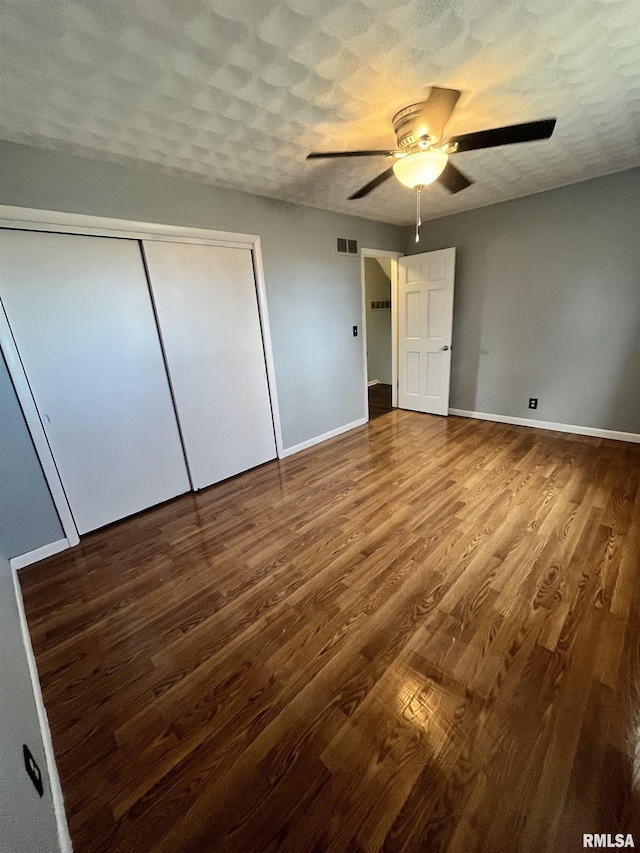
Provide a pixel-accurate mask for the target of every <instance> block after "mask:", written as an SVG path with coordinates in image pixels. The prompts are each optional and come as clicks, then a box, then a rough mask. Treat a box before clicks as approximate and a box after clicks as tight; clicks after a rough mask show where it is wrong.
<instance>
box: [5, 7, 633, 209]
mask: <svg viewBox="0 0 640 853" xmlns="http://www.w3.org/2000/svg"><path fill="white" fill-rule="evenodd" d="M3 6H4V13H3V19H2V22H1V26H2V33H3V35H2V40H3V58H2V66H3V76H4V83H3V88H2V101H3V127H2V135H3V137H4V138H6V139H8V140H11V141H14V142H20V143H24V144H27V145H32V146H36V147H41V148H49V149H54V150H58V151H65V152H69V153H75V154H79V155H81V156H84V157H90V158H95V159H100V160H108V161H111V162H114V163H119V164H122V165H128V166H130V165H135V166H137V167H150V168H154V169H160V170H161V171H163V172H165V173H169V174H174V175H180V176H182V177H187V178H189V179H192V180H197V181H200V182H205V183H211V184H215V185H219V186H224V187H229V188H232V189H237V190H244V191H247V192H251V193H257V194H259V195H266V196H271V197H274V198H280V199H285V200H288V201H292V202H298V203H302V204H306V205H311V206H313V207H319V208H323V209H326V210H333V211H339V212H342V213H352V214H356V215H359V216H364V217H367V218H370V219H378V220H383V221H385V222H390V223H395V224H399V225H403V224H406V223H408V222H411V221H412V218H413V215H414V206H415V200H414V196H413V193H412V192H411V191H410V190H407V189H406V188H403V187H401V186H400V184H399V183H398V182H397V181H395V180H390V181H388V182H387V183H386V184H385V185H384V186H383V187H381V188H379V189H377V190H376V191H374V192H373V193H372V194H371V195H370V196H368V197H367V198H365V199H362V200H359V201H353V202H349V201H347V196H348V195H349V194H350V193H351V192H353V191H354V190H356V189H357V188H358V187H360V186H361V185H362V184H364V183H366V182H367V181H369V180H370V179H371V178H373V177H374V176H375V175H376V174H378V173H379V172H381V171H383V170H384V169H385V168H387V167H388V165H389V164H388V162H387V161H386V160H385V159H384V158H375V159H374V158H371V159H367V160H365V159H363V160H355V161H354V160H349V161H328V162H315V163H308V162H306V161H305V156H306V154H307V153H308V152H309V151H311V150H316V151H322V150H331V149H341V150H342V149H349V148H359V147H366V148H379V147H382V148H386V147H390V146H391V147H392V146H393V145H395V137H394V134H393V129H392V127H391V117H392V116H393V114H394V113H395V112H396V111H397V110H398V109H400V108H401V107H404V106H406V105H407V104H410V103H413V102H415V101H419V100H422V99H424V98H425V97H426V96H427V95H428V92H429V87H430V86H431V85H439V86H450V87H455V88H458V89H461V90H462V92H463V95H462V98H461V99H460V101H459V103H458V107H457V109H456V111H455V113H454V115H453V117H452V120H451V121H450V123H449V126H448V128H447V132H448V134H449V135H455V134H456V133H466V132H469V131H473V130H479V129H484V128H488V127H496V126H500V125H507V124H514V123H517V122H524V121H532V120H535V119H542V118H548V117H553V116H556V117H557V118H558V125H557V127H556V131H555V134H554V136H553V138H552V139H551V140H549V141H548V142H538V143H530V144H528V145H519V146H513V147H508V148H497V149H491V150H486V151H479V152H467V153H463V154H459V155H456V156H455V157H454V158H453V162H454V163H455V164H456V165H457V166H458V167H459V168H460V169H461V170H463V171H464V172H465V173H466V174H467V175H468V176H469V177H470V178H472V179H473V180H475V181H476V183H475V184H474V186H472V187H471V188H470V189H468V190H465V191H464V192H462V193H460V194H459V195H457V196H449V195H448V194H447V193H446V192H445V191H444V190H443V189H442V188H440V187H439V186H437V185H436V186H433V187H430V188H429V189H428V190H427V191H426V192H425V194H424V196H423V218H424V219H429V218H433V217H438V216H443V215H446V214H449V213H454V212H458V211H461V210H467V209H470V208H475V207H480V206H483V205H487V204H493V203H494V202H498V201H502V200H505V199H509V198H515V197H518V196H523V195H528V194H530V193H534V192H539V191H541V190H545V189H550V188H552V187H556V186H561V185H563V184H567V183H572V182H575V181H580V180H584V179H586V178H590V177H594V176H596V175H602V174H606V173H608V172H614V171H618V170H621V169H626V168H629V167H632V166H634V165H637V164H638V163H640V153H639V150H640V149H639V143H638V136H639V135H640V134H639V122H640V60H639V50H640V44H639V38H640V36H639V34H640V3H638V2H637V0H561V1H560V2H559V0H510V2H509V0H455V2H452V0H429V2H425V0H287V2H273V0H268V1H267V0H84V2H74V0H38V2H25V0H5V2H4V4H3Z"/></svg>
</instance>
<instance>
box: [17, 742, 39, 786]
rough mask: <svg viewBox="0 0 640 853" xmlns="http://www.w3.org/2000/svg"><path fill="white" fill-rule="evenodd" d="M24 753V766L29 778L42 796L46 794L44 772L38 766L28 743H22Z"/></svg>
mask: <svg viewBox="0 0 640 853" xmlns="http://www.w3.org/2000/svg"><path fill="white" fill-rule="evenodd" d="M22 754H23V755H24V766H25V769H26V771H27V773H28V774H29V778H30V779H31V781H32V782H33V784H34V787H35V789H36V791H37V792H38V793H39V794H40V796H41V797H42V795H43V794H44V784H43V782H42V773H41V772H40V768H39V767H38V765H37V763H36V760H35V758H34V757H33V755H31V750H30V749H29V747H28V746H27V745H26V743H23V744H22Z"/></svg>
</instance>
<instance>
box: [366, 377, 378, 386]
mask: <svg viewBox="0 0 640 853" xmlns="http://www.w3.org/2000/svg"><path fill="white" fill-rule="evenodd" d="M379 384H380V380H379V379H372V380H371V382H367V388H371V386H372V385H379Z"/></svg>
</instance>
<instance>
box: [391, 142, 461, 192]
mask: <svg viewBox="0 0 640 853" xmlns="http://www.w3.org/2000/svg"><path fill="white" fill-rule="evenodd" d="M448 159H449V155H448V154H447V153H446V152H444V151H439V150H436V149H432V150H431V151H418V152H417V153H415V154H408V155H407V156H406V157H403V158H402V160H397V161H396V162H395V163H394V164H393V171H394V173H395V176H396V178H397V179H398V180H399V181H400V183H401V184H404V185H405V187H411V188H412V189H413V188H414V187H418V186H421V187H426V186H427V185H428V184H432V183H433V182H434V181H435V180H436V178H438V177H439V176H440V175H441V174H442V171H443V169H444V167H445V166H446V165H447V161H448Z"/></svg>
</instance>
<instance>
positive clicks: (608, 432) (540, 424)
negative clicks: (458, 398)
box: [449, 409, 640, 444]
mask: <svg viewBox="0 0 640 853" xmlns="http://www.w3.org/2000/svg"><path fill="white" fill-rule="evenodd" d="M449 414H450V415H458V416H459V417H461V418H476V420H479V421H494V422H495V423H497V424H514V425H516V426H526V427H536V428H537V429H550V430H554V431H555V432H569V433H573V434H574V435H591V436H594V437H595V438H610V439H612V440H613V441H631V442H633V443H634V444H640V433H636V432H619V431H618V430H613V429H599V428H598V427H586V426H575V425H574V424H556V423H553V422H552V421H534V420H532V419H530V418H512V417H511V416H510V415H494V414H488V413H487V412H470V411H467V409H449Z"/></svg>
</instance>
